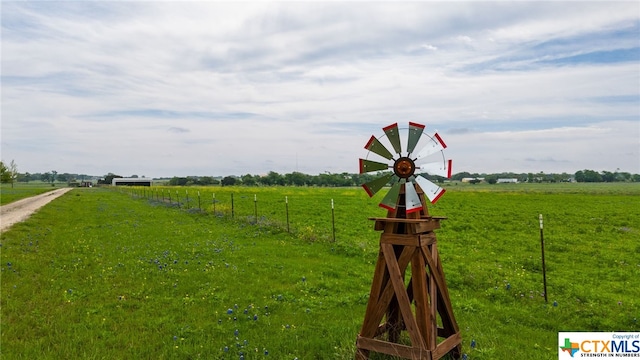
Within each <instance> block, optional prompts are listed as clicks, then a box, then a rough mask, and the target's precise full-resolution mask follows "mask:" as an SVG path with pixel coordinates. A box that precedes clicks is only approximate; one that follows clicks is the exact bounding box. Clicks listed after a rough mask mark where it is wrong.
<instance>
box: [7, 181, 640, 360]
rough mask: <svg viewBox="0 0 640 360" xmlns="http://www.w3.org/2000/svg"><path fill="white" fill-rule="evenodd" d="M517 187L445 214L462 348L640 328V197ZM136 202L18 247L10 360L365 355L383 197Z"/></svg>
mask: <svg viewBox="0 0 640 360" xmlns="http://www.w3.org/2000/svg"><path fill="white" fill-rule="evenodd" d="M567 185H574V184H567ZM506 186H511V184H505V187H503V186H502V185H500V186H499V187H493V188H492V187H486V188H473V187H471V186H469V187H466V186H465V187H459V188H456V187H455V186H451V187H450V188H449V190H450V191H448V192H447V194H446V195H445V197H443V198H442V199H441V200H440V201H439V202H438V204H437V205H435V206H432V207H430V212H431V213H432V214H435V215H443V216H447V217H448V219H447V220H444V221H443V222H442V224H443V227H442V229H440V230H438V231H437V236H438V243H439V249H440V254H441V256H442V259H443V266H444V270H445V276H446V278H447V281H448V285H449V292H450V294H451V297H452V303H453V308H454V313H455V315H456V318H457V321H458V324H459V325H460V328H461V332H462V336H463V352H464V353H466V354H467V355H468V357H469V358H470V359H502V358H514V357H517V358H519V359H532V360H533V359H555V358H557V355H556V354H557V332H558V331H581V330H591V331H597V330H602V331H613V330H626V331H638V330H640V325H639V324H638V320H637V319H638V317H640V316H639V315H640V304H639V303H638V299H640V281H639V280H638V279H640V244H638V242H637V240H638V238H639V236H640V208H639V207H638V206H637V204H638V199H639V198H640V189H638V188H634V187H630V188H628V189H625V190H624V191H622V192H621V191H620V189H619V188H615V187H612V188H609V189H608V190H607V189H604V188H603V189H602V190H599V191H595V192H592V191H593V190H584V191H581V190H577V191H574V190H571V191H564V190H563V189H558V190H553V191H546V190H545V189H550V188H544V187H538V188H536V189H535V191H533V190H534V188H533V187H526V186H521V185H520V190H519V191H516V190H515V189H516V188H515V187H514V188H509V189H510V190H509V191H504V190H502V189H506ZM474 189H475V190H474ZM511 189H513V190H511ZM573 189H579V188H573ZM127 190H128V191H124V192H114V191H109V190H105V189H95V188H94V189H77V190H73V191H72V192H70V193H67V194H66V195H64V196H63V197H61V198H59V199H58V200H56V201H55V202H53V203H51V204H49V205H48V206H46V207H45V208H43V209H42V210H41V211H39V212H38V213H36V214H35V215H34V216H33V217H31V218H30V219H29V220H28V221H27V222H25V223H21V224H17V225H15V226H14V228H12V229H11V230H10V231H8V232H6V233H3V234H2V240H1V245H2V246H1V248H0V249H1V250H2V253H1V254H0V257H1V262H0V270H1V273H0V274H1V275H2V283H1V285H0V286H1V287H0V290H2V296H1V298H0V300H1V304H0V305H2V310H1V311H2V318H1V327H0V333H1V339H0V340H1V341H2V347H1V348H0V351H1V354H0V355H2V358H3V359H4V358H6V359H20V358H38V359H58V358H110V359H111V358H170V359H187V358H207V359H211V358H214V359H240V358H245V359H262V358H276V359H294V358H296V357H297V358H298V359H348V358H352V357H353V354H354V351H355V348H354V342H355V338H356V335H357V334H358V332H359V329H360V326H361V322H362V319H363V317H364V311H365V308H366V303H367V296H368V293H369V287H370V284H371V277H372V275H373V267H374V265H375V260H376V254H377V249H378V237H379V234H378V233H376V232H374V231H373V230H372V225H373V224H372V222H371V221H369V220H367V218H368V217H371V216H384V211H382V210H381V209H379V208H378V207H377V200H379V199H377V198H374V199H369V198H368V197H367V196H366V194H364V191H362V190H361V189H315V188H240V187H235V188H226V187H225V188H208V189H205V188H201V189H199V191H201V196H202V197H205V195H204V194H203V193H204V192H206V191H211V193H208V194H207V197H210V198H211V199H213V196H212V195H211V194H212V193H213V192H214V191H215V192H216V199H218V200H219V202H217V203H216V212H217V213H216V214H215V216H214V214H213V213H212V208H213V203H212V202H211V203H209V204H208V206H210V208H206V209H204V210H206V211H199V210H194V209H193V208H194V207H195V206H194V205H193V204H194V203H193V202H192V201H193V198H192V199H191V200H190V202H191V206H190V207H191V209H187V208H186V206H185V205H186V204H184V203H183V204H181V205H180V207H179V208H178V206H177V205H175V204H174V205H172V206H170V205H169V204H165V203H162V202H157V201H155V200H151V198H152V197H151V196H149V195H148V194H146V193H143V195H142V196H140V195H138V193H135V192H132V191H131V190H132V189H127ZM175 190H176V188H172V191H174V192H175ZM177 190H178V191H179V192H183V191H185V190H186V189H184V188H179V189H177ZM496 190H498V191H496ZM530 190H531V191H530ZM145 191H149V190H148V189H146V190H145ZM192 191H193V192H194V195H195V194H196V192H197V191H198V189H195V188H189V189H188V192H189V194H190V196H191V192H192ZM232 192H233V193H234V202H235V203H234V207H235V209H234V211H235V214H234V217H233V218H232V217H231V215H230V213H229V209H227V208H225V206H229V205H230V204H229V202H230V194H231V193H232ZM254 194H255V195H256V197H257V205H258V218H257V219H256V218H255V216H254V211H255V208H254V205H255V203H254ZM285 196H287V197H288V201H289V208H290V221H291V225H292V231H291V233H287V232H286V226H283V223H285V222H286V215H285V203H284V197H285ZM181 197H182V196H181ZM154 199H155V197H154ZM331 199H334V203H335V218H336V234H337V236H336V242H333V239H332V236H331V225H330V224H331V208H330V200H331ZM174 201H175V199H174ZM539 213H543V214H544V216H545V240H546V245H547V249H546V257H547V275H548V292H549V294H548V295H549V303H548V304H547V303H545V302H544V298H543V296H542V295H543V294H542V293H541V291H542V272H541V271H542V269H541V262H540V243H539V238H538V221H537V217H538V214H539ZM472 340H474V341H475V344H477V346H476V347H474V348H471V347H470V343H471V341H472Z"/></svg>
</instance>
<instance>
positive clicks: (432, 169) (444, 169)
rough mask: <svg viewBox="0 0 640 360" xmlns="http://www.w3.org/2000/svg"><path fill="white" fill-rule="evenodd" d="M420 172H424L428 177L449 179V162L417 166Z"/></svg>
mask: <svg viewBox="0 0 640 360" xmlns="http://www.w3.org/2000/svg"><path fill="white" fill-rule="evenodd" d="M418 168H419V169H420V172H425V173H427V174H429V175H438V176H442V177H446V178H447V179H449V178H450V177H451V160H445V161H444V162H443V161H436V162H430V163H426V164H423V165H420V166H418Z"/></svg>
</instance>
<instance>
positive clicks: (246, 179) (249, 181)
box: [241, 174, 256, 186]
mask: <svg viewBox="0 0 640 360" xmlns="http://www.w3.org/2000/svg"><path fill="white" fill-rule="evenodd" d="M241 179H242V185H246V186H254V185H255V184H256V179H255V178H254V177H253V175H251V174H246V175H242V177H241Z"/></svg>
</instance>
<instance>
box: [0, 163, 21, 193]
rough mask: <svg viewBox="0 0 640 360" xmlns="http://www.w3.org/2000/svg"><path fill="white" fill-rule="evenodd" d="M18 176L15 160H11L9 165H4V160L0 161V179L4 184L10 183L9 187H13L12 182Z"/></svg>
mask: <svg viewBox="0 0 640 360" xmlns="http://www.w3.org/2000/svg"><path fill="white" fill-rule="evenodd" d="M17 178H18V165H16V162H15V161H13V160H11V162H10V163H9V165H5V163H4V162H2V161H0V181H1V182H2V183H4V184H7V183H11V187H13V183H14V182H15V181H16V179H17Z"/></svg>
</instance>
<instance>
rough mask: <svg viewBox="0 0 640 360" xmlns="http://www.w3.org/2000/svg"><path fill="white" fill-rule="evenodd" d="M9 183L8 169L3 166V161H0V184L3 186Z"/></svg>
mask: <svg viewBox="0 0 640 360" xmlns="http://www.w3.org/2000/svg"><path fill="white" fill-rule="evenodd" d="M9 181H11V174H10V173H9V169H8V168H7V166H6V165H5V164H4V161H0V182H2V183H3V184H6V183H8V182H9Z"/></svg>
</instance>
